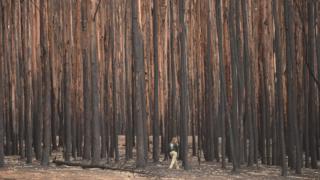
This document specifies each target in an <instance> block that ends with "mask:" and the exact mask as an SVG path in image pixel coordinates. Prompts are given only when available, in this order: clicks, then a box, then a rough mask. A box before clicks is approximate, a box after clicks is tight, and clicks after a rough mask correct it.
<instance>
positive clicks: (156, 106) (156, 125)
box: [152, 0, 159, 162]
mask: <svg viewBox="0 0 320 180" xmlns="http://www.w3.org/2000/svg"><path fill="white" fill-rule="evenodd" d="M158 6H159V5H158V0H153V16H152V17H153V52H154V54H153V60H154V112H153V129H152V130H153V151H152V152H153V154H152V156H153V160H154V162H158V161H159V63H158V17H157V16H158V8H159V7H158Z"/></svg>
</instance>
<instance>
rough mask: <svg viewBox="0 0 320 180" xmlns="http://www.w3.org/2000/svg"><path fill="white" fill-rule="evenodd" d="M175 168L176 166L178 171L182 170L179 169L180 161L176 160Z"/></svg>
mask: <svg viewBox="0 0 320 180" xmlns="http://www.w3.org/2000/svg"><path fill="white" fill-rule="evenodd" d="M175 166H176V169H180V168H179V163H178V160H176V162H175Z"/></svg>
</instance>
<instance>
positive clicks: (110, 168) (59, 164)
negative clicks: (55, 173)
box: [52, 159, 152, 176]
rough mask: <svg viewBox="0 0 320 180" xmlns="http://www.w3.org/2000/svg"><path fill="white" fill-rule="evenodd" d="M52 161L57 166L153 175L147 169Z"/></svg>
mask: <svg viewBox="0 0 320 180" xmlns="http://www.w3.org/2000/svg"><path fill="white" fill-rule="evenodd" d="M52 163H54V164H56V165H57V166H62V165H66V166H77V167H81V168H83V169H91V168H99V169H107V170H113V171H121V172H130V173H136V174H144V175H150V176H151V175H152V174H150V173H148V172H145V171H137V170H135V169H125V168H115V167H109V166H104V165H94V164H83V163H79V162H66V161H59V160H55V159H54V160H53V161H52Z"/></svg>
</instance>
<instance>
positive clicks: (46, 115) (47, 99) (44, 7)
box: [40, 0, 51, 166]
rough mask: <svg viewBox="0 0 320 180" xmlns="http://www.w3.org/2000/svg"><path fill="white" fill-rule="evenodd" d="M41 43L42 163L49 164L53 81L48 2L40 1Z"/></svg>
mask: <svg viewBox="0 0 320 180" xmlns="http://www.w3.org/2000/svg"><path fill="white" fill-rule="evenodd" d="M40 9H41V11H40V45H41V59H42V62H43V68H44V73H43V74H44V78H43V80H44V89H45V91H44V109H43V110H44V111H43V149H42V160H41V165H43V166H48V165H49V151H50V147H51V142H50V121H51V107H50V106H51V88H50V85H51V82H50V59H49V51H48V50H49V49H48V34H47V33H48V30H49V29H48V2H47V1H46V0H41V1H40Z"/></svg>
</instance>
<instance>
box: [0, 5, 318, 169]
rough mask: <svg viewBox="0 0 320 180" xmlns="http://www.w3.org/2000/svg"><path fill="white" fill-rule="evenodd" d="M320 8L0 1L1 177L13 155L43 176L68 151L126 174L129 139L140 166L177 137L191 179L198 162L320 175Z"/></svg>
mask: <svg viewBox="0 0 320 180" xmlns="http://www.w3.org/2000/svg"><path fill="white" fill-rule="evenodd" d="M319 7H320V1H319V0H308V1H298V0H280V1H277V0H272V1H257V0H239V1H238V0H227V1H221V0H215V1H211V0H208V1H202V0H153V1H147V0H78V1H72V0H57V1H51V0H29V1H28V0H24V1H11V0H2V1H0V166H4V165H5V161H4V157H5V156H10V155H20V156H21V159H24V160H26V163H32V162H33V161H34V158H35V159H36V160H38V161H39V162H41V165H43V166H47V165H48V164H49V162H50V157H51V153H52V151H56V150H58V149H59V148H62V149H63V158H64V160H65V161H67V162H69V161H72V160H73V159H74V158H77V157H82V159H83V160H86V161H90V162H91V164H92V165H99V164H100V163H101V161H104V160H107V162H109V161H110V159H113V160H114V161H116V162H118V161H119V160H120V157H121V156H122V154H121V151H120V150H119V149H120V147H119V146H118V144H119V136H120V135H125V146H126V147H125V157H126V160H129V159H132V158H134V159H136V163H137V167H142V168H143V167H145V166H147V162H148V160H150V159H151V157H149V153H152V159H153V161H154V162H158V161H159V159H160V157H162V155H164V158H165V159H167V157H168V152H167V149H168V143H169V142H170V140H171V138H172V137H174V136H179V139H180V143H181V144H180V147H181V148H180V159H181V160H182V162H183V166H184V168H185V169H189V168H192V167H191V165H190V164H189V163H188V159H189V160H190V156H191V155H192V156H198V160H199V162H201V160H205V161H216V162H219V163H221V165H222V167H223V168H226V167H227V166H226V164H227V161H228V162H232V165H233V170H234V171H237V169H239V168H240V167H241V165H247V166H253V165H259V164H260V163H262V164H267V165H279V166H281V167H282V175H286V174H287V171H288V168H290V169H294V170H295V172H296V173H298V174H300V173H302V170H301V169H302V168H303V167H306V168H309V167H311V168H318V167H317V162H318V161H319V159H320V150H319V149H320V148H319V147H320V141H319V139H320V123H319V117H320V113H319V112H320V111H319V110H320V105H319V104H320V93H319V89H320V83H319V80H320V33H319V32H320V25H319V23H318V22H319V20H320V13H319V12H320V11H319ZM149 136H153V138H151V139H149ZM188 136H191V138H189V141H188ZM190 140H191V141H190ZM150 141H151V142H150ZM150 145H152V148H150ZM134 149H135V151H134ZM190 150H191V151H192V153H189V152H191V151H190ZM202 158H203V159H202Z"/></svg>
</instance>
